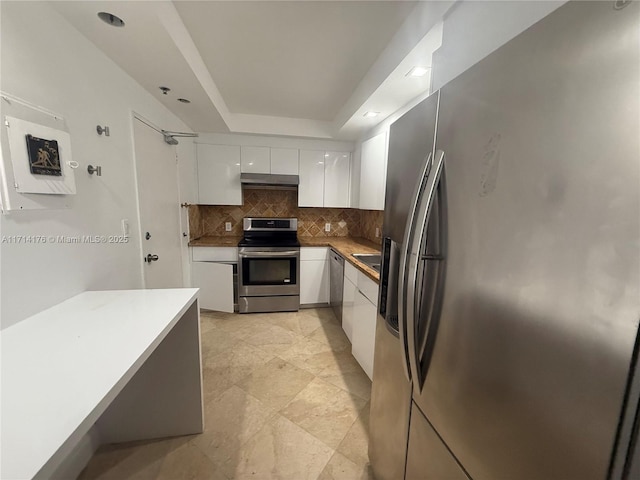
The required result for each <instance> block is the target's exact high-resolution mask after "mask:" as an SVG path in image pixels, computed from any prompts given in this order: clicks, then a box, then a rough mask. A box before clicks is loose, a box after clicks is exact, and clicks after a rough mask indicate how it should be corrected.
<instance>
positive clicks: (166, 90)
mask: <svg viewBox="0 0 640 480" xmlns="http://www.w3.org/2000/svg"><path fill="white" fill-rule="evenodd" d="M158 88H159V89H160V91H161V92H162V93H163V94H164V95H166V94H167V93H169V92H170V91H171V89H170V88H169V87H158Z"/></svg>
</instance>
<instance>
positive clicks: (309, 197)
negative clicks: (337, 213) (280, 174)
mask: <svg viewBox="0 0 640 480" xmlns="http://www.w3.org/2000/svg"><path fill="white" fill-rule="evenodd" d="M299 175H300V185H299V186H298V206H300V207H323V206H324V152H320V151H318V150H300V173H299Z"/></svg>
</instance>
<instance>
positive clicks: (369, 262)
mask: <svg viewBox="0 0 640 480" xmlns="http://www.w3.org/2000/svg"><path fill="white" fill-rule="evenodd" d="M351 256H352V257H353V258H355V259H356V260H360V261H361V262H362V263H364V264H365V265H366V266H368V267H371V268H373V269H374V270H375V271H376V272H378V273H380V254H379V253H352V254H351Z"/></svg>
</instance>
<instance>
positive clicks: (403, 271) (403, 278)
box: [398, 153, 433, 380]
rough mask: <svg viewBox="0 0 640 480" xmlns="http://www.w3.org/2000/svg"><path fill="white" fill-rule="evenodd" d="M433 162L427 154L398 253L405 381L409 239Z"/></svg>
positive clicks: (407, 370)
mask: <svg viewBox="0 0 640 480" xmlns="http://www.w3.org/2000/svg"><path fill="white" fill-rule="evenodd" d="M432 160H433V158H432V154H431V153H429V156H428V157H427V161H426V162H425V165H424V167H423V169H422V173H421V174H420V182H419V183H418V184H417V185H416V188H415V190H414V192H413V201H412V202H411V208H410V210H409V216H408V217H407V224H406V226H405V229H404V239H403V241H402V246H403V249H402V252H401V253H400V269H399V273H398V331H399V337H400V343H401V344H402V351H403V353H404V357H405V358H404V360H405V361H404V362H402V366H403V367H404V373H405V375H406V376H407V379H409V380H411V363H410V360H409V348H408V344H407V333H408V329H407V298H408V297H407V294H406V292H407V288H406V287H407V285H408V284H407V265H408V263H409V253H410V251H411V245H410V242H411V239H412V238H413V230H414V224H415V218H416V215H417V211H418V202H420V199H421V198H422V194H423V192H424V189H425V186H426V183H427V181H428V180H429V172H430V171H431V161H432Z"/></svg>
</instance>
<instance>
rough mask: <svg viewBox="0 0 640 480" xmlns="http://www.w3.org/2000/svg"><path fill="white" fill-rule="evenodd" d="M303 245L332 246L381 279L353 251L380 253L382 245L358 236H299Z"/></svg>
mask: <svg viewBox="0 0 640 480" xmlns="http://www.w3.org/2000/svg"><path fill="white" fill-rule="evenodd" d="M298 240H300V246H302V247H331V248H333V249H334V250H335V251H336V252H338V253H339V254H340V255H342V257H343V258H344V259H345V260H346V261H347V262H349V263H350V264H351V265H353V266H354V267H356V268H357V269H358V270H360V271H361V272H362V273H364V274H365V275H366V276H367V277H369V278H370V279H371V280H373V281H374V282H376V283H378V282H379V281H380V274H379V273H378V272H376V271H375V270H374V269H373V268H371V267H369V266H368V265H365V264H364V263H362V262H361V261H359V260H356V258H355V257H353V256H352V255H351V254H352V253H380V245H378V244H376V243H374V242H372V241H370V240H367V239H365V238H358V237H298Z"/></svg>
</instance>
